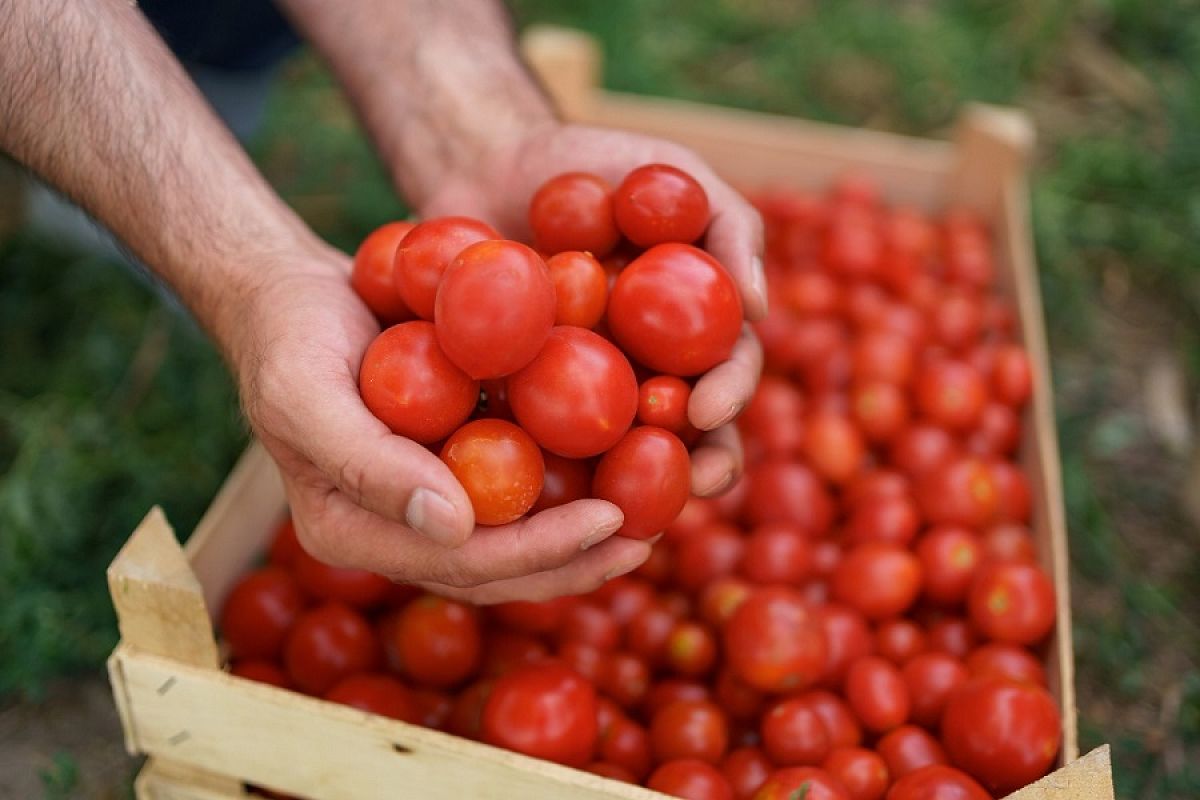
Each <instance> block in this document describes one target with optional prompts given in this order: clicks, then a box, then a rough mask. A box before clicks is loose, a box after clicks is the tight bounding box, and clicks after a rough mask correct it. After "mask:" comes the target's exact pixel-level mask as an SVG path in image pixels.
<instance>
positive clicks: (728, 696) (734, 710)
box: [713, 668, 765, 722]
mask: <svg viewBox="0 0 1200 800" xmlns="http://www.w3.org/2000/svg"><path fill="white" fill-rule="evenodd" d="M713 691H714V693H715V696H716V700H717V703H718V704H719V705H720V706H721V708H723V709H724V710H725V713H726V714H728V715H729V716H730V717H732V718H733V719H735V720H737V721H739V722H749V721H751V720H754V719H757V718H758V715H759V714H760V713H761V712H762V707H763V702H764V700H765V697H764V696H763V693H762V692H760V691H758V690H757V689H755V688H754V687H752V686H749V685H748V684H746V683H745V682H743V681H742V680H741V679H740V678H738V676H737V675H734V674H733V671H732V670H730V669H728V668H726V669H722V670H721V672H720V674H719V675H718V676H717V683H716V685H715V686H714V687H713Z"/></svg>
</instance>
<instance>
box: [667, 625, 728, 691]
mask: <svg viewBox="0 0 1200 800" xmlns="http://www.w3.org/2000/svg"><path fill="white" fill-rule="evenodd" d="M663 654H664V658H663V661H664V662H665V665H666V667H667V669H669V670H671V671H672V672H674V673H676V674H677V675H683V676H684V677H686V678H696V677H700V676H702V675H705V674H707V673H708V671H709V670H711V669H712V667H713V664H715V663H716V661H717V640H716V639H715V638H714V637H713V634H712V631H710V630H709V629H708V628H706V627H705V626H704V625H701V624H700V623H698V622H692V621H690V620H689V621H684V622H679V623H677V624H676V625H675V627H674V628H673V629H672V630H671V632H670V633H669V634H667V640H666V642H665V648H664V650H663Z"/></svg>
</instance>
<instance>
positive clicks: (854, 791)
mask: <svg viewBox="0 0 1200 800" xmlns="http://www.w3.org/2000/svg"><path fill="white" fill-rule="evenodd" d="M821 769H823V770H825V771H826V772H828V773H829V774H830V775H832V776H833V777H834V778H835V779H836V780H837V781H838V782H839V783H841V784H842V786H844V787H845V789H846V794H847V795H848V796H849V797H850V800H883V795H884V793H885V792H887V789H888V785H889V784H890V783H891V777H890V776H889V775H888V770H887V765H886V764H885V763H884V761H883V759H882V758H881V757H880V756H879V754H878V753H876V752H874V751H873V750H867V749H865V748H862V747H839V748H836V749H834V750H832V751H831V752H830V753H829V755H828V756H827V757H826V758H825V761H824V762H822V764H821Z"/></svg>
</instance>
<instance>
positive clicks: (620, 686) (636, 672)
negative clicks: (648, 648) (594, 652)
mask: <svg viewBox="0 0 1200 800" xmlns="http://www.w3.org/2000/svg"><path fill="white" fill-rule="evenodd" d="M596 687H597V688H598V689H600V691H602V692H604V694H606V695H607V696H608V697H611V698H612V699H613V700H615V701H616V702H617V703H618V704H619V705H620V706H621V707H622V708H633V707H634V706H636V705H638V704H639V703H641V702H642V701H643V700H644V699H645V698H646V693H647V692H648V691H649V690H650V667H649V665H647V664H646V662H645V660H644V659H642V658H640V657H638V656H636V655H634V654H633V653H626V652H614V653H604V654H603V655H602V656H601V657H600V672H599V674H598V675H597V677H596Z"/></svg>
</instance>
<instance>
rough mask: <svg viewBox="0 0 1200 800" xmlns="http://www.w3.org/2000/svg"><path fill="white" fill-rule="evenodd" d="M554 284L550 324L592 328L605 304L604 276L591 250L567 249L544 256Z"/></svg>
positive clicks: (606, 303)
mask: <svg viewBox="0 0 1200 800" xmlns="http://www.w3.org/2000/svg"><path fill="white" fill-rule="evenodd" d="M546 269H548V270H549V271H550V280H551V281H552V282H553V283H554V298H555V303H554V324H555V325H574V326H575V327H577V328H594V327H596V323H598V322H599V321H600V320H601V319H603V318H604V308H605V306H607V305H608V276H607V275H606V274H605V272H604V267H602V266H600V262H599V261H597V260H596V259H595V258H594V257H593V256H592V254H591V253H584V252H580V251H579V250H567V251H565V252H562V253H558V254H556V255H553V256H550V258H548V259H546Z"/></svg>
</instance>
